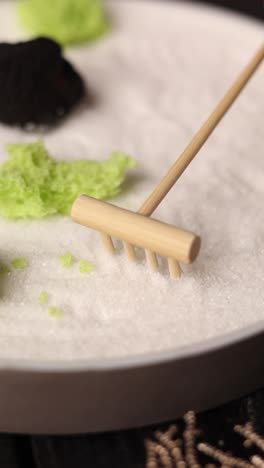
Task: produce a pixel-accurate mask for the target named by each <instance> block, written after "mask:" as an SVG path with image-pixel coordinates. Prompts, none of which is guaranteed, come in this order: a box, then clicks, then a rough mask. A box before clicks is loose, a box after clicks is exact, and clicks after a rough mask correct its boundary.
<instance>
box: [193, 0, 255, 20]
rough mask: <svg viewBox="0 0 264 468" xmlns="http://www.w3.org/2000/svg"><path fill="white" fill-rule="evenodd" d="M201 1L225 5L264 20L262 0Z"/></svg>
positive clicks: (197, 0)
mask: <svg viewBox="0 0 264 468" xmlns="http://www.w3.org/2000/svg"><path fill="white" fill-rule="evenodd" d="M198 2H199V3H201V0H196V3H198ZM203 3H210V4H214V5H217V6H221V7H226V8H229V9H232V10H236V11H240V12H242V13H244V14H247V15H251V16H254V17H255V18H258V19H261V20H262V21H263V20H264V0H205V1H204V2H203Z"/></svg>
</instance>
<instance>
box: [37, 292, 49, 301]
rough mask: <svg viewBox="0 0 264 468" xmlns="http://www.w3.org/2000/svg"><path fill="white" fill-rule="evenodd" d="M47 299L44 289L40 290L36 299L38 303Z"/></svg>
mask: <svg viewBox="0 0 264 468" xmlns="http://www.w3.org/2000/svg"><path fill="white" fill-rule="evenodd" d="M47 300H48V293H47V292H46V291H42V292H41V293H40V295H39V297H38V301H39V303H40V304H46V302H47Z"/></svg>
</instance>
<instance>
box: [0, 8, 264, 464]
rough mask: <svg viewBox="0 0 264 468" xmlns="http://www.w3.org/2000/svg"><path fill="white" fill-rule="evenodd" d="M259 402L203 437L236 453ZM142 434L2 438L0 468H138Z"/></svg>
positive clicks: (225, 414)
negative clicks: (240, 429) (239, 435)
mask: <svg viewBox="0 0 264 468" xmlns="http://www.w3.org/2000/svg"><path fill="white" fill-rule="evenodd" d="M43 1H45V0H43ZM161 1H162V0H161ZM197 1H199V0H197ZM205 3H211V4H215V5H217V6H221V7H227V8H230V9H233V10H237V11H240V12H242V13H245V14H248V15H251V16H254V17H257V18H258V19H260V20H263V19H264V0H214V1H209V0H208V1H205ZM263 368H264V365H263ZM171 397H172V398H173V395H171ZM263 402H264V392H258V393H257V394H254V395H251V396H249V397H247V398H245V399H244V400H242V401H240V402H235V403H230V405H227V406H225V407H224V408H219V409H217V410H215V411H211V412H209V413H206V414H204V415H201V416H200V423H201V426H202V427H203V429H204V437H205V438H206V440H208V441H212V442H215V440H216V439H217V438H219V437H220V438H222V439H225V441H226V444H227V446H229V447H230V448H232V449H233V450H234V451H236V452H237V454H239V450H242V449H241V447H240V446H238V441H237V439H236V438H234V435H233V432H232V430H231V425H233V423H238V422H244V421H248V420H250V421H251V422H253V423H254V425H255V427H256V429H257V430H258V431H259V432H261V433H264V403H263ZM145 436H146V430H145V429H142V430H136V431H129V432H122V433H115V434H107V435H104V434H102V435H96V436H95V435H85V436H80V437H30V436H16V435H6V434H2V435H0V468H144V467H145V450H144V437H145Z"/></svg>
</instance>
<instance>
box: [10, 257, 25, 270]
mask: <svg viewBox="0 0 264 468" xmlns="http://www.w3.org/2000/svg"><path fill="white" fill-rule="evenodd" d="M11 265H12V267H13V268H14V269H15V270H24V269H25V268H26V267H27V266H28V263H27V261H26V259H25V258H24V257H17V258H14V260H12V262H11Z"/></svg>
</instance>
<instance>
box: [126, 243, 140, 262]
mask: <svg viewBox="0 0 264 468" xmlns="http://www.w3.org/2000/svg"><path fill="white" fill-rule="evenodd" d="M123 245H124V249H125V252H126V255H127V258H128V259H129V260H130V262H136V261H137V257H136V253H135V249H134V247H133V245H131V244H129V243H128V242H123Z"/></svg>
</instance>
